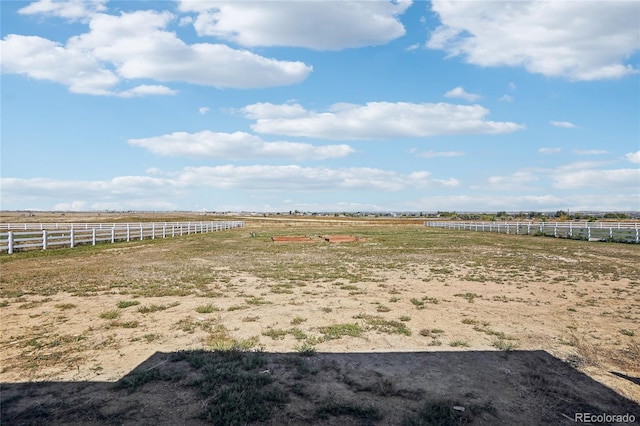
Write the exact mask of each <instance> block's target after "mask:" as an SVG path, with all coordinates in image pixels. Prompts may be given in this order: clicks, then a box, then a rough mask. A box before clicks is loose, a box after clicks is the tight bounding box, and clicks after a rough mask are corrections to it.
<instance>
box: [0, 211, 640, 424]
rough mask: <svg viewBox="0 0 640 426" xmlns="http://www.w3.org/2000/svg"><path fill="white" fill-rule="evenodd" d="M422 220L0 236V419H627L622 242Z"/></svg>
mask: <svg viewBox="0 0 640 426" xmlns="http://www.w3.org/2000/svg"><path fill="white" fill-rule="evenodd" d="M60 218H61V217H53V218H45V217H43V215H42V214H38V215H36V216H35V217H30V216H27V215H23V216H20V217H15V216H14V217H11V218H9V217H8V216H7V215H3V216H2V220H3V221H5V222H6V221H12V222H13V221H18V220H29V221H36V222H37V221H43V220H45V219H53V220H58V221H61V220H60ZM64 218H65V219H66V220H69V221H85V220H86V221H89V220H92V219H93V220H103V221H105V222H111V221H132V222H133V221H136V220H141V219H140V218H139V217H136V216H134V215H119V216H117V217H116V216H109V215H101V217H100V218H96V217H89V216H80V215H75V216H74V215H65V216H64ZM147 218H153V219H155V218H156V217H147ZM147 218H145V219H147ZM184 219H192V220H213V219H215V218H213V217H208V216H205V217H203V216H202V215H198V216H195V217H194V216H192V217H189V216H188V215H180V214H171V215H164V216H162V217H158V218H157V219H156V220H161V221H164V220H184ZM421 223H422V222H421V221H409V220H406V221H403V220H394V221H391V220H366V221H365V220H361V221H350V220H345V219H337V218H336V219H332V220H324V219H317V218H316V219H313V220H302V219H299V218H260V219H259V218H246V228H243V229H236V230H230V231H224V232H219V233H213V234H198V235H190V236H185V237H180V238H175V239H167V240H153V241H138V242H132V243H118V244H115V245H110V244H105V245H99V246H96V247H79V248H74V249H57V250H48V251H46V252H40V251H37V252H28V253H17V254H14V255H11V256H9V255H6V254H5V255H1V256H0V266H1V268H2V270H1V271H2V273H1V276H0V286H1V288H0V304H1V308H0V319H1V321H2V337H1V339H0V358H1V359H2V370H1V375H0V379H1V382H2V384H1V386H2V389H1V390H2V396H1V397H2V401H1V409H2V418H1V420H2V424H204V423H214V424H251V423H260V422H262V423H267V424H407V425H409V424H434V423H435V424H465V423H472V424H487V425H489V424H531V425H535V424H563V423H566V424H570V423H573V422H572V420H573V419H574V418H575V413H583V412H586V413H593V414H602V413H605V414H609V415H624V414H627V413H628V414H631V415H634V416H635V419H636V422H638V421H640V406H639V405H638V403H640V337H639V336H640V327H639V324H640V268H639V267H638V265H640V247H639V246H638V245H628V244H608V243H589V242H585V241H572V240H563V239H554V238H542V237H524V236H506V235H496V234H488V233H485V234H483V233H474V232H456V231H447V230H439V229H432V228H426V227H424V226H421ZM332 234H333V235H352V236H355V237H358V241H356V242H343V243H329V242H327V241H326V240H325V239H324V238H320V236H327V235H332ZM276 235H278V236H286V235H290V236H308V237H311V239H312V240H311V241H310V242H304V243H296V242H289V243H277V242H273V241H272V238H271V237H273V236H276ZM616 419H617V420H621V419H622V418H613V417H611V418H609V420H616ZM627 419H628V418H627ZM5 422H6V423H5ZM437 422H440V423H437ZM609 423H615V421H610V422H609Z"/></svg>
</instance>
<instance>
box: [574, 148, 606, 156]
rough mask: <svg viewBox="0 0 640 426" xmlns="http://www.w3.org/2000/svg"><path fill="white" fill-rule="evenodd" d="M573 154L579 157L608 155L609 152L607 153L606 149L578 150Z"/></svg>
mask: <svg viewBox="0 0 640 426" xmlns="http://www.w3.org/2000/svg"><path fill="white" fill-rule="evenodd" d="M573 153H574V154H578V155H602V154H608V153H609V151H605V150H604V149H576V150H574V151H573Z"/></svg>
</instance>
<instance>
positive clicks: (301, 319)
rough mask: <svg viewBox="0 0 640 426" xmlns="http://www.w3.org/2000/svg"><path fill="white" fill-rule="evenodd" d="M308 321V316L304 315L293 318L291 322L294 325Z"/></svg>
mask: <svg viewBox="0 0 640 426" xmlns="http://www.w3.org/2000/svg"><path fill="white" fill-rule="evenodd" d="M305 321H307V319H306V318H302V317H295V318H294V319H292V320H291V324H292V325H300V324H302V323H303V322H305Z"/></svg>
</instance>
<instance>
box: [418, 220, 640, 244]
mask: <svg viewBox="0 0 640 426" xmlns="http://www.w3.org/2000/svg"><path fill="white" fill-rule="evenodd" d="M424 224H425V226H429V227H434V228H445V229H459V230H468V231H479V232H498V233H505V234H516V235H544V236H553V237H558V238H572V239H579V240H588V241H612V242H624V243H636V244H638V243H640V233H639V231H640V224H639V223H630V222H506V221H504V222H463V221H438V220H433V221H426V222H425V223H424Z"/></svg>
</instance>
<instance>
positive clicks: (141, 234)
mask: <svg viewBox="0 0 640 426" xmlns="http://www.w3.org/2000/svg"><path fill="white" fill-rule="evenodd" d="M142 236H143V233H142V223H141V224H140V241H142Z"/></svg>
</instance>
